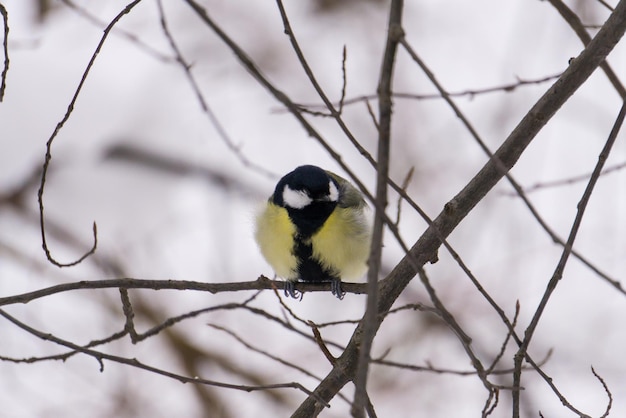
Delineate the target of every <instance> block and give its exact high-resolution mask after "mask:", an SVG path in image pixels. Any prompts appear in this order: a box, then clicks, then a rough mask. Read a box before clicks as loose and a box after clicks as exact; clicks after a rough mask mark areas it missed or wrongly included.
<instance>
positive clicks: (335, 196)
mask: <svg viewBox="0 0 626 418" xmlns="http://www.w3.org/2000/svg"><path fill="white" fill-rule="evenodd" d="M328 198H329V199H330V201H331V202H336V201H338V200H339V190H337V186H336V185H335V183H333V182H332V181H331V182H330V183H328Z"/></svg>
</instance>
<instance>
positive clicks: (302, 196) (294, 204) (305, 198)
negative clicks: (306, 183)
mask: <svg viewBox="0 0 626 418" xmlns="http://www.w3.org/2000/svg"><path fill="white" fill-rule="evenodd" d="M283 202H285V205H287V206H289V207H290V208H293V209H302V208H304V207H306V206H308V205H309V204H311V202H313V199H311V198H310V197H309V195H308V194H306V193H305V192H304V191H302V190H293V189H291V188H290V187H289V186H285V188H284V189H283Z"/></svg>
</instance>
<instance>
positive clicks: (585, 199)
mask: <svg viewBox="0 0 626 418" xmlns="http://www.w3.org/2000/svg"><path fill="white" fill-rule="evenodd" d="M622 3H623V4H626V1H623V2H622ZM625 117H626V101H624V102H623V104H622V107H621V109H620V111H619V114H618V115H617V118H616V120H615V123H614V124H613V128H612V129H611V133H610V134H609V137H608V139H607V141H606V143H605V144H604V147H603V149H602V151H601V152H600V155H599V156H598V162H597V164H596V166H595V168H594V170H593V174H592V175H591V178H590V179H589V183H588V184H587V187H586V188H585V191H584V193H583V195H582V197H581V199H580V201H579V202H578V205H577V212H576V217H575V218H574V222H573V224H572V228H571V230H570V233H569V237H568V238H567V242H566V244H565V248H564V249H563V252H562V253H561V257H560V259H559V262H558V264H557V266H556V268H555V270H554V273H553V274H552V277H551V278H550V281H549V282H548V285H547V286H546V290H545V291H544V294H543V296H542V298H541V301H540V303H539V305H538V306H537V309H536V310H535V313H534V314H533V317H532V319H531V321H530V323H529V325H528V327H527V328H526V331H525V333H524V341H523V343H522V345H521V346H520V347H519V350H518V352H517V354H516V355H515V366H516V372H515V373H514V384H515V385H517V386H519V384H520V381H521V374H522V371H521V362H522V358H523V357H524V356H525V355H526V353H527V351H528V347H529V345H530V342H531V340H532V337H533V335H534V332H535V329H536V328H537V325H538V324H539V320H540V318H541V316H542V314H543V312H544V310H545V308H546V306H547V304H548V301H549V300H550V297H551V296H552V293H553V292H554V290H555V289H556V286H557V285H558V283H559V281H560V280H561V278H562V277H563V271H564V270H565V266H566V264H567V261H568V259H569V256H570V254H571V252H572V246H573V245H574V240H575V239H576V236H577V234H578V230H579V228H580V224H581V222H582V219H583V216H584V214H585V209H586V208H587V204H588V203H589V200H590V198H591V194H592V193H593V190H594V188H595V185H596V183H597V182H598V179H599V178H600V173H601V172H602V167H604V164H605V163H606V160H607V158H608V157H609V154H610V152H611V149H612V148H613V144H615V140H616V138H617V134H618V133H619V131H620V128H621V126H622V124H623V122H624V118H625ZM513 395H514V407H515V409H514V410H513V412H514V415H513V416H514V418H516V417H517V416H519V405H520V404H519V392H514V393H513ZM516 398H517V399H516ZM566 406H567V405H566Z"/></svg>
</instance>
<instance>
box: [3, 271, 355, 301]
mask: <svg viewBox="0 0 626 418" xmlns="http://www.w3.org/2000/svg"><path fill="white" fill-rule="evenodd" d="M284 285H285V282H284V281H278V280H270V279H268V278H267V277H265V276H260V277H259V278H258V279H257V280H254V281H250V282H227V283H206V282H196V281H190V280H144V279H132V278H123V279H108V280H91V281H85V280H83V281H79V282H72V283H64V284H59V285H55V286H50V287H46V288H43V289H39V290H35V291H32V292H27V293H22V294H19V295H14V296H5V297H1V298H0V306H4V305H12V304H16V303H28V302H31V301H33V300H35V299H40V298H43V297H46V296H50V295H54V294H56V293H63V292H69V291H72V290H79V289H111V288H125V289H152V290H163V289H170V290H197V291H201V292H209V293H222V292H239V291H246V290H262V289H266V290H271V289H275V288H277V287H278V288H283V287H284ZM342 286H345V289H344V290H345V291H346V292H348V293H357V294H358V293H366V291H367V289H366V285H365V284H359V283H343V284H342ZM296 289H298V290H300V291H303V292H328V291H330V283H304V282H299V283H297V284H296Z"/></svg>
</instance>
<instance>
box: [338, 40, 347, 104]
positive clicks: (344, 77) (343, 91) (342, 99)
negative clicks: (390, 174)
mask: <svg viewBox="0 0 626 418" xmlns="http://www.w3.org/2000/svg"><path fill="white" fill-rule="evenodd" d="M347 58H348V53H347V50H346V46H345V45H344V46H343V53H342V57H341V77H342V83H341V97H340V98H339V106H338V112H339V114H340V115H341V114H342V113H343V105H344V102H345V100H346V89H347V87H348V76H347V74H346V61H347Z"/></svg>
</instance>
